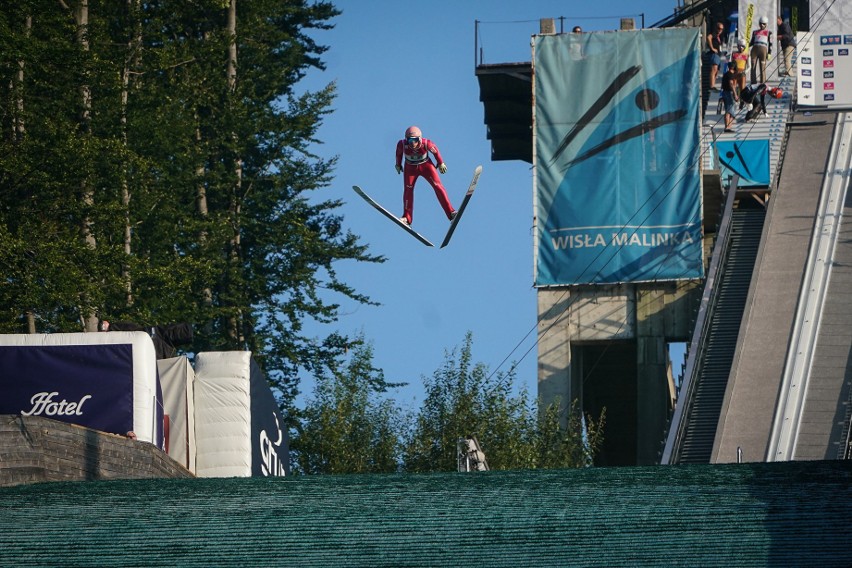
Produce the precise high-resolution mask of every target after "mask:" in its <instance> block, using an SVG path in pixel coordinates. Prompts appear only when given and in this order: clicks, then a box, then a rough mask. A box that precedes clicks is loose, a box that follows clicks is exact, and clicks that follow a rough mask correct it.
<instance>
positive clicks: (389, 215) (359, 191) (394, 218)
mask: <svg viewBox="0 0 852 568" xmlns="http://www.w3.org/2000/svg"><path fill="white" fill-rule="evenodd" d="M352 189H354V190H355V193H357V194H358V195H360V196H361V197H363V198H364V201H366V202H367V203H369V204H370V205H372V206H373V207H375V208H376V210H377V211H378V212H379V213H381V214H382V215H384V216H385V217H387V218H388V219H390V220H391V221H393V222H394V223H396V224H397V225H399V226H400V227H402V228H403V229H405V230H406V231H407V232H408V234H410V235H411V236H412V237H414V238H415V239H417V240H418V241H420V242H421V243H423V244H424V245H426V246H427V247H433V246H435V245H433V244H432V243H431V242H430V241H429V239H427V238H426V237H424V236H423V235H421V234H420V233H418V232H417V231H415V230H414V229H412V228H411V227H409V226H408V225H406V224H405V223H403V222H402V221H400V220H399V218H397V216H396V215H394V214H393V213H391V212H390V211H388V210H387V209H385V208H384V207H382V206H381V205H379V204H378V203H376V201H374V200H373V198H372V197H370V196H369V195H367V194H366V193H364V190H363V189H361V188H360V187H358V186H357V185H353V186H352ZM456 218H458V215H456Z"/></svg>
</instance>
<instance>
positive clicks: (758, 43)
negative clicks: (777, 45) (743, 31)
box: [749, 16, 772, 83]
mask: <svg viewBox="0 0 852 568" xmlns="http://www.w3.org/2000/svg"><path fill="white" fill-rule="evenodd" d="M768 25H769V18H767V17H766V16H761V17H760V28H758V29H756V30H754V32H753V33H752V34H751V41H750V42H749V43H750V44H751V45H750V46H749V51H750V55H751V82H752V83H765V82H766V59H767V58H768V57H769V56H770V55H772V32H770V31H769V28H768ZM758 67H759V68H760V81H758V77H757V70H758Z"/></svg>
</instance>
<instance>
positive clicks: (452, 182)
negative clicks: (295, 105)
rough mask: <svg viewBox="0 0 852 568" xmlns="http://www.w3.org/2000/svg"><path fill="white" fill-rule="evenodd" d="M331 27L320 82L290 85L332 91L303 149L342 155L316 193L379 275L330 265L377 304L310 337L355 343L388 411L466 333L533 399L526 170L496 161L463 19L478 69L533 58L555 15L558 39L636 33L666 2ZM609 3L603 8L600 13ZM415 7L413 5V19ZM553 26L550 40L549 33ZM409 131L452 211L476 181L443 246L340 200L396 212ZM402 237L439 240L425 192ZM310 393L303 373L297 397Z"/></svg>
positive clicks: (508, 8)
mask: <svg viewBox="0 0 852 568" xmlns="http://www.w3.org/2000/svg"><path fill="white" fill-rule="evenodd" d="M335 4H336V5H337V6H338V8H339V9H341V10H342V12H343V14H342V15H340V16H338V17H337V18H335V19H334V20H333V23H334V24H335V28H334V29H333V30H330V31H323V32H317V33H315V34H313V37H314V38H315V39H316V40H317V41H318V42H319V43H321V44H323V45H327V46H329V48H330V49H329V51H328V52H327V53H326V54H325V57H324V60H325V62H326V65H327V69H326V71H325V72H312V73H310V74H309V76H308V77H307V78H306V79H305V80H304V81H303V83H302V85H301V86H302V88H304V89H310V90H315V89H317V88H319V87H321V86H323V85H325V84H327V83H329V82H332V81H334V82H335V83H336V85H337V89H338V95H337V100H336V101H335V103H334V105H333V108H334V112H333V113H332V114H331V115H329V116H328V117H327V118H326V120H325V123H324V125H323V127H322V128H321V129H320V132H319V138H320V140H322V141H323V144H322V145H319V146H317V147H316V148H315V151H316V152H317V153H318V154H319V155H321V156H323V157H331V156H338V159H339V162H338V165H337V168H336V172H335V178H334V181H333V182H332V184H331V185H330V186H329V187H328V188H326V189H325V190H324V192H323V195H322V197H323V198H329V199H342V200H343V201H344V202H345V204H344V206H343V207H342V209H341V210H340V213H341V214H342V215H343V216H344V218H345V225H346V226H347V227H348V228H349V229H350V230H352V231H353V232H354V233H356V234H358V235H360V236H361V237H362V241H363V242H365V243H367V244H368V245H369V246H370V249H371V251H372V252H373V253H374V254H381V255H384V256H386V257H387V259H388V260H387V262H385V263H384V264H381V265H366V264H365V265H360V264H357V263H348V264H346V263H341V264H338V266H337V267H336V268H337V270H338V273H339V275H340V276H341V277H342V278H343V280H344V281H346V282H347V283H349V284H351V285H353V286H355V287H356V289H358V290H359V291H360V292H362V293H365V294H368V295H369V296H371V297H372V298H373V299H374V300H376V301H378V302H380V303H381V304H382V305H381V306H378V307H373V306H357V305H348V304H344V307H343V315H342V317H341V318H340V320H339V321H338V322H336V323H335V324H333V325H331V326H328V327H323V326H309V327H308V329H309V332H314V333H316V334H317V335H323V334H325V333H327V332H328V331H330V330H332V329H339V330H340V331H342V332H345V333H358V332H363V333H364V335H365V337H366V338H367V339H368V340H370V341H371V342H372V344H373V349H374V363H375V365H376V366H377V367H379V368H381V369H383V370H384V371H385V378H386V379H387V380H389V381H393V382H407V383H409V386H408V387H405V388H402V389H398V390H397V391H396V392H395V393H394V398H396V399H397V400H398V401H399V403H400V404H402V405H404V406H410V407H412V408H417V407H418V406H419V404H420V402H421V401H422V398H423V389H422V377H424V376H431V375H432V374H433V373H434V372H435V371H436V370H438V369H439V368H440V366H441V365H442V363H443V362H444V360H445V353H446V352H448V351H451V350H453V349H456V348H458V347H460V346H461V345H462V343H463V341H464V337H465V334H466V333H467V332H468V331H469V332H471V333H472V334H473V358H474V361H476V362H481V363H484V364H485V365H487V366H488V368H489V370H490V371H502V372H505V371H508V370H509V369H510V368H511V367H512V365H515V364H516V365H517V368H516V371H517V375H518V382H519V384H520V385H523V386H526V387H527V388H528V389H529V391H530V392H531V393H532V394H535V393H536V356H537V350H536V346H535V341H536V335H537V334H536V294H535V289H534V288H533V285H532V283H533V239H532V224H533V195H532V169H531V166H530V164H527V163H526V162H522V161H500V162H492V161H491V159H490V155H491V146H490V142H489V141H488V140H487V138H486V128H485V124H484V120H483V116H484V115H483V106H482V103H481V102H480V101H479V85H478V82H477V80H476V76H475V74H474V65H475V43H474V29H475V21H477V20H478V21H480V22H481V23H480V25H479V39H480V42H479V45H480V47H481V48H482V55H483V60H484V62H485V63H505V62H520V61H529V60H530V45H529V44H530V36H531V35H532V34H534V33H537V32H538V28H539V19H540V18H551V17H552V18H560V17H564V18H565V19H564V26H565V31H568V30H570V29H571V28H572V27H573V26H575V25H580V26H582V27H583V29H584V30H587V31H594V30H605V29H616V28H617V27H618V25H619V18H620V17H634V18H636V22H637V26H639V25H641V15H640V14H641V13H643V12H644V15H645V23H646V25H651V24H653V23H654V22H657V21H659V20H661V19H662V18H664V17H666V16H668V15H670V14H671V13H673V11H674V8H675V7H676V5H677V0H649V1H647V2H635V1H632V2H631V1H627V0H611V1H609V2H607V3H591V2H585V3H580V2H564V1H556V0H545V1H535V2H495V1H493V0H491V1H485V0H433V1H431V2H425V3H422V4H415V3H404V2H391V1H388V0H340V1H338V2H335ZM602 6H605V7H602ZM415 7H416V8H417V10H415V9H414V8H415ZM559 25H560V24H559V20H558V19H557V30H558V29H559ZM413 124H414V125H417V126H419V127H420V128H421V130H422V131H423V135H424V136H425V137H426V138H430V139H432V140H433V141H435V142H436V144H437V145H438V148H439V149H440V151H441V154H442V155H443V158H444V161H445V162H446V164H447V166H448V171H447V173H446V174H445V175H443V176H442V181H443V183H444V186H445V187H446V188H447V191H448V193H449V196H450V199H451V201H452V202H453V205H454V206H456V207H458V205H459V204H460V202H461V199H462V196H463V195H464V193H465V191H466V190H467V186H468V183H469V182H470V179H471V176H472V174H473V170H474V168H475V167H476V166H477V165H482V166H483V173H482V177H481V178H480V181H479V186H478V188H477V191H476V193H475V194H474V196H473V199H472V200H471V202H470V204H469V206H468V208H467V210H466V212H465V215H464V218H463V219H462V220H461V222H460V224H459V226H458V228H457V230H456V232H455V235H454V236H453V241H452V242H451V243H450V245H449V246H448V247H447V248H444V249H439V248H438V247H437V246H436V247H435V248H427V247H425V246H423V245H422V244H420V243H419V242H417V241H416V240H414V239H413V238H412V237H410V236H409V235H407V234H406V233H405V232H404V231H402V230H401V229H400V228H398V227H396V226H395V225H393V223H391V222H390V221H389V220H387V219H385V218H384V217H382V216H381V215H380V214H379V213H378V212H377V211H375V210H374V209H372V208H371V207H370V206H369V205H367V203H366V202H364V201H363V200H361V198H360V197H358V196H357V195H356V194H355V192H354V191H353V190H352V186H353V185H359V186H361V187H362V188H363V189H364V191H366V192H367V193H368V194H370V195H371V196H372V197H373V198H374V199H375V200H377V201H378V202H380V203H382V204H383V205H384V206H385V207H387V208H388V209H389V210H391V211H392V212H393V213H396V214H401V213H402V177H401V176H399V175H397V174H396V172H395V170H394V150H395V147H396V142H397V140H399V139H400V138H402V136H403V132H404V131H405V128H406V127H408V126H410V125H413ZM413 226H414V228H415V229H416V230H417V231H419V232H421V233H422V234H423V235H424V236H426V237H427V238H428V239H430V240H431V241H432V242H435V243H436V245H437V244H440V241H441V240H442V239H443V236H444V234H445V232H446V230H447V228H448V226H449V222H448V221H447V220H446V217H445V216H444V214H443V211H442V210H441V208H440V206H439V205H438V201H437V200H436V199H435V196H434V193H433V192H432V189H431V187H429V185H428V183H426V182H425V181H424V180H423V179H420V180H418V182H417V185H416V187H415V206H414V225H413ZM311 388H312V383H311V381H310V380H309V378H308V377H303V384H302V391H303V393H304V394H309V393H310V389H311Z"/></svg>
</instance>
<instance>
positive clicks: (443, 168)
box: [438, 163, 447, 174]
mask: <svg viewBox="0 0 852 568" xmlns="http://www.w3.org/2000/svg"><path fill="white" fill-rule="evenodd" d="M438 171H439V172H441V173H442V174H445V173H447V164H444V163H441V164H440V165H439V166H438Z"/></svg>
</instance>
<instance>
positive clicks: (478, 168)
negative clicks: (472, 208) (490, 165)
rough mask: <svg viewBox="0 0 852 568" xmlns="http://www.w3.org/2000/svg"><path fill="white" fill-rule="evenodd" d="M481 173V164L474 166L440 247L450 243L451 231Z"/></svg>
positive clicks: (471, 194)
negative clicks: (468, 182)
mask: <svg viewBox="0 0 852 568" xmlns="http://www.w3.org/2000/svg"><path fill="white" fill-rule="evenodd" d="M481 173H482V166H476V169H475V170H473V179H472V180H470V186H468V188H467V193H465V195H464V200H462V203H461V206H460V207H459V208H458V209H457V210H456V216H455V218H454V219H453V221H452V223H450V228H449V229H448V230H447V236H446V237H444V242H442V243H441V248H444V247H445V246H447V245H448V244H450V239H451V238H452V237H453V232H455V230H456V226H457V225H458V224H459V220H460V219H461V216H462V213H464V209H465V207H467V204H468V202H469V201H470V198H471V197H472V196H473V190H474V189H476V184H477V183H479V174H481Z"/></svg>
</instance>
